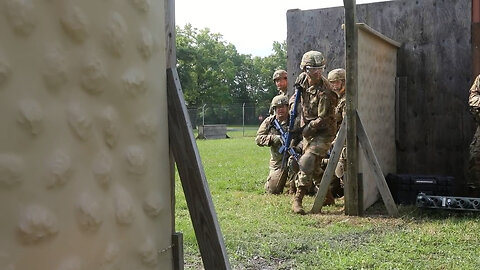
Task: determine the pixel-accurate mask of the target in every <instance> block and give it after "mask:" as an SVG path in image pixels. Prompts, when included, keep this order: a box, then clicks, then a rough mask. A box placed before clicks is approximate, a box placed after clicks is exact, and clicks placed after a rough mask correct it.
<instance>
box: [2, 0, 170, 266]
mask: <svg viewBox="0 0 480 270" xmlns="http://www.w3.org/2000/svg"><path fill="white" fill-rule="evenodd" d="M164 12H165V11H164V1H96V0H88V1H87V0H85V1H60V0H51V1H33V0H5V1H1V3H0V21H2V23H0V40H1V42H0V111H1V113H0V130H1V131H2V132H0V212H1V213H2V217H1V222H0V239H1V241H0V268H1V269H172V251H171V247H172V246H171V243H172V236H171V235H172V213H171V211H172V210H171V209H172V207H171V198H170V190H171V183H170V175H169V173H170V171H169V156H168V151H169V148H168V129H167V120H168V119H167V104H166V78H165V76H166V74H165V69H166V68H165V63H166V57H165V42H164V41H165V34H164V31H165V30H164V29H165V27H164V25H165V13H164Z"/></svg>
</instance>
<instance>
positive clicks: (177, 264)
mask: <svg viewBox="0 0 480 270" xmlns="http://www.w3.org/2000/svg"><path fill="white" fill-rule="evenodd" d="M172 246H173V254H172V255H173V269H174V270H183V269H184V265H183V258H184V255H183V234H182V233H181V232H176V233H174V234H173V235H172Z"/></svg>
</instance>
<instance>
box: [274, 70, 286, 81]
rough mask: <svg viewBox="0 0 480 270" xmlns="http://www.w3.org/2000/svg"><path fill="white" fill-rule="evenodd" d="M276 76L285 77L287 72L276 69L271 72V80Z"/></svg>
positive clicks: (276, 77)
mask: <svg viewBox="0 0 480 270" xmlns="http://www.w3.org/2000/svg"><path fill="white" fill-rule="evenodd" d="M278 78H287V72H286V71H285V70H283V69H278V70H276V71H275V72H274V73H273V77H272V79H273V81H275V80H276V79H278Z"/></svg>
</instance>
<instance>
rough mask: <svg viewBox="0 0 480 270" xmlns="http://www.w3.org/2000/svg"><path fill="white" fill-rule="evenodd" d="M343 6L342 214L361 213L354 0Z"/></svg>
mask: <svg viewBox="0 0 480 270" xmlns="http://www.w3.org/2000/svg"><path fill="white" fill-rule="evenodd" d="M343 4H344V7H345V57H346V59H345V63H346V71H347V74H346V90H347V91H346V95H347V96H346V109H347V110H346V111H347V149H348V150H347V173H346V179H345V214H346V215H351V216H358V215H360V208H359V206H358V181H357V172H358V145H357V136H356V131H357V125H356V120H357V117H356V113H357V103H358V98H357V95H358V93H357V91H358V81H357V78H358V32H357V25H356V1H355V0H343Z"/></svg>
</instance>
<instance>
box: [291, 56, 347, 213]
mask: <svg viewBox="0 0 480 270" xmlns="http://www.w3.org/2000/svg"><path fill="white" fill-rule="evenodd" d="M300 69H301V70H302V71H303V72H302V73H301V74H300V75H299V76H298V78H297V80H296V82H295V85H296V86H297V87H300V88H301V89H302V96H301V100H302V102H301V104H302V110H301V112H302V113H301V126H302V128H303V131H302V135H303V141H302V143H303V154H302V157H301V158H300V160H299V162H298V164H299V166H300V171H299V173H298V181H297V192H296V193H295V197H294V198H293V203H292V210H293V212H294V213H297V214H302V215H304V214H305V210H304V209H303V206H302V201H303V197H304V196H305V194H306V193H307V191H308V189H309V187H311V186H312V184H315V185H318V184H320V181H321V180H322V178H321V177H322V174H323V169H322V168H321V166H322V159H323V158H325V157H326V155H327V151H328V149H329V148H330V145H331V143H332V140H333V138H334V137H335V134H336V131H337V127H336V122H335V106H337V101H338V97H337V94H335V93H334V92H333V91H332V90H331V85H330V83H329V82H328V80H327V79H325V77H323V75H322V72H323V70H324V69H325V58H324V57H323V54H322V53H321V52H318V51H309V52H306V53H305V54H303V57H302V61H301V62H300ZM332 201H333V202H332ZM331 203H335V200H334V198H333V196H332V193H331V191H330V189H329V190H328V191H327V196H326V197H325V201H324V205H326V204H331Z"/></svg>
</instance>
